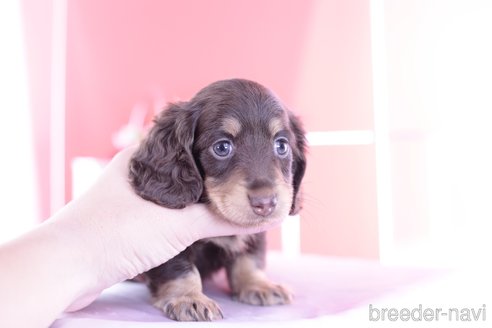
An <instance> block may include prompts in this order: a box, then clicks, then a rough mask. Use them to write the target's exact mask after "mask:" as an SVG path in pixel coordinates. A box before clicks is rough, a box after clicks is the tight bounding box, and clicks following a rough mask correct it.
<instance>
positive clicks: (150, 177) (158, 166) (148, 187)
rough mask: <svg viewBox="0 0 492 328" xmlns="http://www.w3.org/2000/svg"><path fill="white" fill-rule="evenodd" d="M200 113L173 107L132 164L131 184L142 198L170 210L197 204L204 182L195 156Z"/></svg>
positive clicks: (167, 110)
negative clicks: (196, 130)
mask: <svg viewBox="0 0 492 328" xmlns="http://www.w3.org/2000/svg"><path fill="white" fill-rule="evenodd" d="M197 120H198V112H197V111H196V110H191V109H187V108H186V103H181V104H171V105H169V107H168V108H167V109H166V110H164V111H163V112H162V113H161V114H160V115H159V116H158V117H157V118H156V119H155V125H154V127H153V128H152V129H151V130H150V131H149V134H148V136H147V138H146V139H145V140H144V141H143V142H142V144H141V145H140V147H139V148H138V150H137V151H136V152H135V154H134V155H133V157H132V159H131V161H130V182H131V184H132V186H133V188H134V190H135V192H136V193H137V194H138V195H140V196H141V197H142V198H144V199H147V200H150V201H153V202H154V203H157V204H159V205H163V206H165V207H168V208H183V207H185V206H186V205H188V204H191V203H196V202H197V201H198V199H199V198H200V196H201V194H202V191H203V181H202V178H201V176H200V173H199V171H198V168H197V166H196V163H195V160H194V158H193V154H192V148H193V141H194V131H195V127H196V124H197Z"/></svg>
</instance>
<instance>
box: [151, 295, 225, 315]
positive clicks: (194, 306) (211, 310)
mask: <svg viewBox="0 0 492 328" xmlns="http://www.w3.org/2000/svg"><path fill="white" fill-rule="evenodd" d="M154 306H155V307H157V308H159V309H161V310H162V312H164V314H165V315H166V316H167V317H168V318H169V319H172V320H176V321H213V320H219V319H223V318H224V315H223V314H222V311H221V310H220V307H219V306H218V305H217V303H215V302H214V301H212V300H211V299H210V298H208V297H207V296H205V295H203V294H201V293H197V294H191V295H183V296H179V297H174V298H171V299H169V300H165V301H164V300H159V299H157V300H155V301H154Z"/></svg>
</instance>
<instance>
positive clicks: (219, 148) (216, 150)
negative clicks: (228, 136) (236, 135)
mask: <svg viewBox="0 0 492 328" xmlns="http://www.w3.org/2000/svg"><path fill="white" fill-rule="evenodd" d="M212 150H213V154H214V156H215V157H216V158H218V159H224V158H227V157H229V156H230V155H231V154H232V143H231V142H230V141H229V140H220V141H217V142H216V143H214V145H213V146H212Z"/></svg>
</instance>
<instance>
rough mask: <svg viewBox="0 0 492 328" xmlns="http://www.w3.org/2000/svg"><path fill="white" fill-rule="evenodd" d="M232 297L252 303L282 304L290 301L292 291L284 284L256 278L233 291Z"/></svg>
mask: <svg viewBox="0 0 492 328" xmlns="http://www.w3.org/2000/svg"><path fill="white" fill-rule="evenodd" d="M233 297H234V299H236V300H238V301H239V302H243V303H247V304H252V305H282V304H290V303H291V302H292V298H293V296H292V293H291V292H290V291H289V290H288V289H287V288H286V287H284V286H282V285H277V284H274V283H272V282H269V281H263V280H257V281H254V282H252V283H250V284H247V285H244V286H242V288H241V289H240V290H239V291H237V292H236V293H234V295H233Z"/></svg>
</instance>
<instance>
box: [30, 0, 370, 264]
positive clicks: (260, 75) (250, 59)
mask: <svg viewBox="0 0 492 328" xmlns="http://www.w3.org/2000/svg"><path fill="white" fill-rule="evenodd" d="M67 2H68V12H67V15H68V16H67V22H68V23H67V49H66V50H67V67H66V122H65V123H66V135H65V138H66V149H65V151H66V160H65V164H66V177H65V178H66V181H67V182H66V190H67V192H66V201H68V200H70V198H71V193H70V190H71V172H70V163H71V161H72V159H73V158H74V157H77V156H95V157H102V158H108V157H110V156H112V155H113V154H114V153H115V149H114V147H113V146H112V143H111V136H112V134H113V133H114V132H116V131H117V130H118V129H119V128H120V127H121V126H122V125H124V124H125V123H126V122H127V121H128V117H129V114H130V111H131V109H132V108H133V106H134V105H135V104H136V103H144V104H147V105H149V106H152V104H153V102H155V101H156V100H162V99H165V100H166V101H173V100H176V99H184V100H186V99H189V98H190V97H191V96H192V95H193V94H194V93H195V92H196V91H198V90H199V89H200V88H202V87H203V86H205V85H207V84H208V83H210V82H213V81H215V80H218V79H224V78H231V77H243V78H248V79H253V80H257V81H258V82H260V83H262V84H264V85H266V86H268V87H270V88H271V89H273V90H274V91H275V92H276V93H277V94H278V95H279V96H280V97H281V98H282V99H283V100H284V102H285V103H286V104H287V105H288V106H289V107H291V108H292V109H293V110H294V111H295V112H296V113H298V114H299V115H300V116H301V117H302V119H303V121H304V122H305V127H306V129H307V130H308V131H330V130H359V129H367V130H371V129H373V110H372V80H371V79H372V73H371V48H370V17H369V1H368V0H350V1H341V0H338V1H337V0H329V1H322V0H318V1H315V0H309V1H282V0H273V1H263V0H252V1H227V0H211V1H197V0H196V1H192V0H185V1H152V0H145V1H142V0H130V1H118V2H116V1H99V0H71V1H67ZM51 5H52V3H51V1H43V5H41V4H40V3H39V2H38V1H35V0H23V8H24V13H25V17H26V24H25V32H26V36H27V45H28V53H29V58H28V59H29V73H30V83H31V90H32V92H31V97H32V100H33V101H32V102H33V103H34V104H35V106H34V107H33V118H34V123H35V124H34V127H35V142H36V155H37V161H38V163H39V165H38V175H39V177H40V180H39V190H40V192H39V194H40V204H41V212H40V214H39V216H40V219H45V218H47V217H49V215H50V213H49V212H50V210H49V201H50V199H49V194H50V186H49V165H50V163H49V152H50V149H49V138H48V137H49V129H50V126H49V106H50V99H49V94H50V92H49V82H50V56H51V50H50V49H51V48H50V45H51V41H52V40H51V21H50V20H51ZM308 160H309V165H308V172H307V174H306V177H305V180H304V181H305V183H304V188H305V209H304V211H303V212H302V219H301V249H302V251H303V252H309V253H318V254H331V255H339V256H355V257H364V258H378V225H377V208H376V177H375V154H374V146H373V145H367V146H315V147H312V148H311V149H310V151H309V156H308ZM270 245H271V248H274V249H275V248H279V247H280V234H279V232H278V231H273V232H271V233H270Z"/></svg>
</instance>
